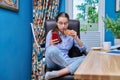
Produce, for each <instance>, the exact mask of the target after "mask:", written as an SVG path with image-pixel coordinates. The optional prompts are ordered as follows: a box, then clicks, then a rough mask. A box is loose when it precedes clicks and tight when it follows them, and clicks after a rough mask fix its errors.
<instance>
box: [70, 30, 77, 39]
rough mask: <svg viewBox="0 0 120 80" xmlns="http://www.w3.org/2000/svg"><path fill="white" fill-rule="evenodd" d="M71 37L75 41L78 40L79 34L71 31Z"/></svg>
mask: <svg viewBox="0 0 120 80" xmlns="http://www.w3.org/2000/svg"><path fill="white" fill-rule="evenodd" d="M70 35H71V36H72V37H73V38H74V39H76V38H78V36H77V32H76V31H74V30H71V31H70Z"/></svg>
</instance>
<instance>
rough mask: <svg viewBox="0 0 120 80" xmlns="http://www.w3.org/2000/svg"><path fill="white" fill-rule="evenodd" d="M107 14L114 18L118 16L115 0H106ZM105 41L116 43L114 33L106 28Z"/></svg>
mask: <svg viewBox="0 0 120 80" xmlns="http://www.w3.org/2000/svg"><path fill="white" fill-rule="evenodd" d="M108 2H109V3H108ZM105 14H107V15H108V16H110V17H111V18H113V19H115V18H116V14H117V13H116V12H115V0H105ZM105 41H111V42H112V45H114V35H113V34H112V33H111V32H110V31H107V30H105Z"/></svg>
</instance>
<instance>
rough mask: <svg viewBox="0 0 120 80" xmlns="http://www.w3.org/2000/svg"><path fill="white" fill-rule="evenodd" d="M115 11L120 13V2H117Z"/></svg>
mask: <svg viewBox="0 0 120 80" xmlns="http://www.w3.org/2000/svg"><path fill="white" fill-rule="evenodd" d="M115 11H116V12H118V11H120V0H116V5H115Z"/></svg>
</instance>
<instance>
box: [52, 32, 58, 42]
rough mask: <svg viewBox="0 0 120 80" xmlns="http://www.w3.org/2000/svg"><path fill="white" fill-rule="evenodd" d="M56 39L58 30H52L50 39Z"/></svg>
mask: <svg viewBox="0 0 120 80" xmlns="http://www.w3.org/2000/svg"><path fill="white" fill-rule="evenodd" d="M54 39H58V32H52V40H54Z"/></svg>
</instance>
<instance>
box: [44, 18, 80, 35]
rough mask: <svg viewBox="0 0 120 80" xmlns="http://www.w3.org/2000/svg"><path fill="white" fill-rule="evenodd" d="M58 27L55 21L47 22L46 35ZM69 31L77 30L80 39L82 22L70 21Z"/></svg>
mask: <svg viewBox="0 0 120 80" xmlns="http://www.w3.org/2000/svg"><path fill="white" fill-rule="evenodd" d="M55 26H56V21H55V20H47V21H46V22H45V35H46V34H47V33H48V32H49V30H51V29H53V28H54V27H55ZM68 29H72V30H75V31H76V32H77V35H78V36H79V37H80V22H79V20H69V24H68Z"/></svg>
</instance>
